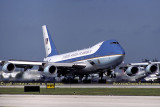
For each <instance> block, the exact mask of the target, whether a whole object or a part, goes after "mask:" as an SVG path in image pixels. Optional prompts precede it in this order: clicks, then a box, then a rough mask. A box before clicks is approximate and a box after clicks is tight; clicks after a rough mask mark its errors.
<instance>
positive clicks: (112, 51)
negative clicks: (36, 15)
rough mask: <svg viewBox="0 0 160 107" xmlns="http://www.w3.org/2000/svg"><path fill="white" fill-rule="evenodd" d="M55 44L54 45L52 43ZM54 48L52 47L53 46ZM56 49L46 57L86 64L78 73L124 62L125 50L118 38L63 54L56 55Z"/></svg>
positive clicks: (57, 60) (47, 58) (91, 71)
mask: <svg viewBox="0 0 160 107" xmlns="http://www.w3.org/2000/svg"><path fill="white" fill-rule="evenodd" d="M51 46H54V45H51ZM51 49H52V48H51ZM54 54H55V51H52V50H51V52H50V54H49V55H48V57H46V58H45V59H44V61H47V62H54V63H75V64H77V63H78V64H80V63H82V64H85V65H86V67H85V68H83V69H82V70H81V71H77V72H76V73H78V74H79V73H82V72H83V73H95V72H98V70H103V69H106V70H107V69H110V70H111V69H114V68H115V67H116V66H118V65H119V64H121V63H122V61H123V59H124V56H125V51H124V50H123V48H122V47H121V46H120V44H119V43H118V42H117V41H116V40H107V41H103V42H100V43H98V44H96V45H94V46H92V47H91V48H88V49H83V50H78V51H74V52H69V53H66V54H61V55H54Z"/></svg>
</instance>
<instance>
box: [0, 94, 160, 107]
mask: <svg viewBox="0 0 160 107" xmlns="http://www.w3.org/2000/svg"><path fill="white" fill-rule="evenodd" d="M0 106H36V107H44V106H45V107H50V106H52V107H53V106H54V107H160V97H159V96H84V95H0Z"/></svg>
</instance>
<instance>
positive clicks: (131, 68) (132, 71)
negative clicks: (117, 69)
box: [125, 66, 139, 76]
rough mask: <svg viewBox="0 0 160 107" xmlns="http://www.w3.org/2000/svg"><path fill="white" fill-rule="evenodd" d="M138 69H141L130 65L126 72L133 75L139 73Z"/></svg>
mask: <svg viewBox="0 0 160 107" xmlns="http://www.w3.org/2000/svg"><path fill="white" fill-rule="evenodd" d="M138 71H139V68H138V67H134V66H130V67H128V68H127V70H126V71H125V72H126V74H127V75H129V76H132V75H135V74H136V73H138Z"/></svg>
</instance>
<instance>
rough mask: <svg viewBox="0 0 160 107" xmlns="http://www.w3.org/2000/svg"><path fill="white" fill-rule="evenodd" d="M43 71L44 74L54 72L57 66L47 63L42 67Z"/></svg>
mask: <svg viewBox="0 0 160 107" xmlns="http://www.w3.org/2000/svg"><path fill="white" fill-rule="evenodd" d="M44 73H46V74H51V75H52V74H56V73H57V67H55V66H53V65H47V66H45V67H44Z"/></svg>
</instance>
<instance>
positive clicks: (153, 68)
mask: <svg viewBox="0 0 160 107" xmlns="http://www.w3.org/2000/svg"><path fill="white" fill-rule="evenodd" d="M157 70H158V67H157V65H155V64H150V65H148V66H147V67H146V72H147V73H148V74H151V73H154V72H156V71H157Z"/></svg>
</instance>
